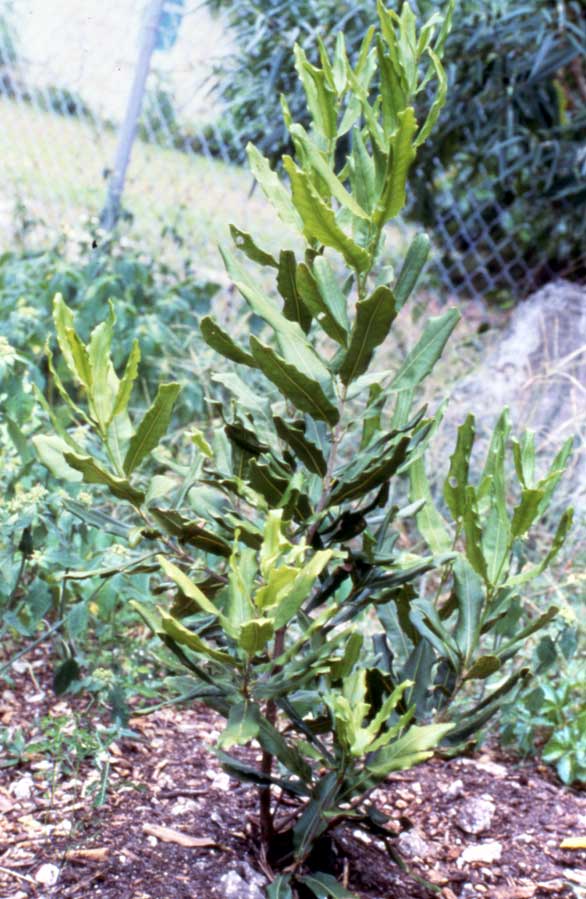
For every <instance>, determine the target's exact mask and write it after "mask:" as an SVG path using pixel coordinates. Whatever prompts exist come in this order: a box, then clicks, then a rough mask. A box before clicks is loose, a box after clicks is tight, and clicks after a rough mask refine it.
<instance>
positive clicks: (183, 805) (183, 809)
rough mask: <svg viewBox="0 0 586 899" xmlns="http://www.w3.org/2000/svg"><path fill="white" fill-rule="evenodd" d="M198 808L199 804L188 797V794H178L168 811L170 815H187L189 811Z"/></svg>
mask: <svg viewBox="0 0 586 899" xmlns="http://www.w3.org/2000/svg"><path fill="white" fill-rule="evenodd" d="M198 808H199V806H198V804H197V802H196V801H195V799H190V798H189V797H188V796H180V797H179V799H178V800H177V802H175V803H174V804H173V805H172V806H171V808H170V810H169V811H170V813H171V814H172V815H187V814H188V813H189V812H195V811H197V809H198Z"/></svg>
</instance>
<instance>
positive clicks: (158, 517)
mask: <svg viewBox="0 0 586 899" xmlns="http://www.w3.org/2000/svg"><path fill="white" fill-rule="evenodd" d="M149 514H150V515H151V516H152V517H153V518H154V519H155V521H156V522H157V524H158V525H159V527H161V528H162V529H163V530H164V531H165V532H166V533H167V534H172V535H173V537H176V538H177V539H178V540H179V541H180V542H181V543H187V544H189V545H190V546H196V547H197V548H198V549H202V550H203V551H204V552H208V553H212V554H213V555H215V556H224V557H225V558H227V557H228V556H229V555H230V552H231V548H230V544H229V543H227V542H226V540H224V538H223V537H220V536H219V535H218V534H214V533H213V532H212V531H208V530H207V528H204V527H202V526H201V525H200V524H198V523H197V521H191V520H189V519H187V518H184V517H183V516H182V515H180V514H179V513H178V512H175V511H174V510H173V509H156V508H151V509H150V510H149Z"/></svg>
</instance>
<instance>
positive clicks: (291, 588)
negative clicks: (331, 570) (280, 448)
mask: <svg viewBox="0 0 586 899" xmlns="http://www.w3.org/2000/svg"><path fill="white" fill-rule="evenodd" d="M331 558H332V551H331V550H329V549H326V550H318V552H316V553H315V555H314V556H313V557H312V559H311V560H310V561H309V562H308V563H307V565H304V567H303V568H302V569H301V571H300V572H299V574H298V575H297V577H296V578H295V580H294V581H293V582H292V583H291V584H289V585H288V586H287V588H286V592H285V595H284V596H283V598H282V599H281V600H280V602H279V605H278V606H277V608H276V609H275V611H274V612H273V616H272V617H273V621H274V624H275V627H276V628H279V627H283V626H284V625H286V624H288V622H289V621H290V620H291V618H293V616H294V615H295V614H296V613H297V612H298V610H299V608H300V606H301V605H302V603H303V602H304V600H306V599H307V598H308V597H309V594H310V592H311V589H312V587H313V585H314V583H315V581H316V579H317V578H318V577H319V575H320V574H321V573H322V571H323V570H324V568H325V567H326V565H327V564H328V562H329V561H330V559H331Z"/></svg>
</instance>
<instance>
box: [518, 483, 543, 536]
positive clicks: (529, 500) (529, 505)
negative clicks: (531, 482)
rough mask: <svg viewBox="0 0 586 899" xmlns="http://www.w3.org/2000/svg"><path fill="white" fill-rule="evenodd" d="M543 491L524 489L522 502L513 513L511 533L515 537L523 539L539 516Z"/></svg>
mask: <svg viewBox="0 0 586 899" xmlns="http://www.w3.org/2000/svg"><path fill="white" fill-rule="evenodd" d="M543 496H544V493H543V490H538V489H536V488H531V487H529V488H522V490H521V502H520V503H519V505H518V506H517V507H516V509H515V511H514V513H513V520H512V522H511V533H512V535H513V537H522V536H523V535H524V534H526V533H527V531H528V530H529V528H530V527H531V525H532V524H533V522H534V521H535V519H536V518H537V517H538V516H539V513H540V509H541V501H542V499H543Z"/></svg>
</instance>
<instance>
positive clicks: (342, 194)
mask: <svg viewBox="0 0 586 899" xmlns="http://www.w3.org/2000/svg"><path fill="white" fill-rule="evenodd" d="M289 130H290V134H291V137H292V138H293V139H294V140H295V139H297V141H299V143H300V144H301V146H302V148H303V151H304V154H305V158H306V160H307V161H308V162H309V164H310V165H311V166H312V167H313V168H314V169H315V171H316V172H317V173H318V175H319V176H320V177H321V178H323V180H324V181H325V183H326V184H327V186H328V188H329V190H330V192H331V194H332V196H333V197H335V198H336V200H338V202H339V203H341V204H342V206H345V207H346V209H349V210H350V212H351V213H352V214H353V215H355V216H357V217H358V218H361V219H368V215H367V213H366V212H365V211H364V209H362V208H361V207H360V206H359V205H358V203H357V202H356V200H355V199H354V198H353V197H352V196H351V194H349V193H348V191H347V190H346V188H345V187H344V185H343V184H342V182H341V181H340V179H339V178H337V177H336V175H335V174H334V172H333V171H332V169H331V167H330V164H329V163H328V161H327V158H326V156H325V154H324V153H323V152H322V151H321V150H319V149H318V148H317V147H316V145H315V144H314V143H313V141H312V140H311V139H310V137H309V135H308V134H307V132H306V130H305V128H304V127H303V125H299V124H296V125H293V126H292V127H291V128H290V129H289Z"/></svg>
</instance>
